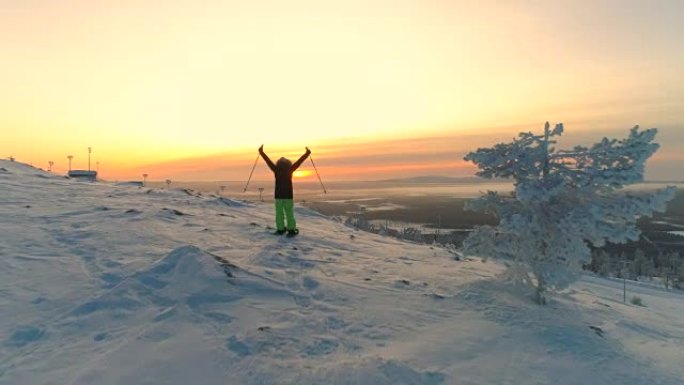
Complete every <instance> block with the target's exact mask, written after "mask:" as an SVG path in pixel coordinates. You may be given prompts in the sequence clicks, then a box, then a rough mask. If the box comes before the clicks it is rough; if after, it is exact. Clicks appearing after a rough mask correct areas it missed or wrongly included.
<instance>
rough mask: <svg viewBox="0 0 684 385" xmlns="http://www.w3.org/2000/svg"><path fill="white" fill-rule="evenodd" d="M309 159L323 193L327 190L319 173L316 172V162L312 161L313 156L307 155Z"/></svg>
mask: <svg viewBox="0 0 684 385" xmlns="http://www.w3.org/2000/svg"><path fill="white" fill-rule="evenodd" d="M309 160H311V164H312V165H313V168H314V171H316V176H317V177H318V181H319V182H321V187H323V194H327V193H328V191H326V189H325V186H324V185H323V181H322V180H321V174H319V173H318V169H317V168H316V163H314V160H313V157H312V156H310V155H309Z"/></svg>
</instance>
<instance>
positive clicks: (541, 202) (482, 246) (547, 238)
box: [464, 122, 674, 303]
mask: <svg viewBox="0 0 684 385" xmlns="http://www.w3.org/2000/svg"><path fill="white" fill-rule="evenodd" d="M656 132H657V130H656V129H649V130H639V127H638V126H637V127H634V128H633V129H632V130H631V131H630V133H629V136H628V137H627V138H626V139H622V140H616V139H607V138H604V139H603V140H602V141H600V142H599V143H596V144H594V145H593V146H591V147H583V146H577V147H575V148H574V149H572V150H558V151H557V150H556V149H555V148H553V145H554V144H555V143H556V141H555V140H554V138H555V137H558V136H560V135H562V134H563V125H562V124H557V125H556V126H555V128H553V129H551V128H550V126H549V123H548V122H547V123H546V125H545V127H544V133H543V134H542V135H535V134H533V133H532V132H524V133H520V134H519V136H518V138H516V139H513V141H512V142H510V143H500V144H497V145H495V146H494V147H492V148H481V149H478V150H477V151H475V152H471V153H469V154H467V155H466V157H465V160H466V161H471V162H473V163H475V164H476V165H477V167H478V168H479V171H478V172H477V175H478V176H480V177H484V178H506V179H512V180H513V181H514V186H515V191H514V192H513V193H511V194H499V193H497V192H493V191H489V192H487V193H486V194H485V195H483V196H482V197H480V198H477V199H475V200H472V201H470V202H468V204H467V205H466V208H467V209H469V210H474V211H479V212H484V213H490V214H494V215H495V216H496V217H497V218H498V219H499V224H498V226H481V227H478V228H476V229H475V231H473V232H472V233H471V234H470V236H469V237H468V238H467V239H466V241H465V242H464V252H466V253H468V254H474V255H480V256H483V257H494V258H502V259H506V260H508V261H510V264H509V266H510V269H509V272H510V273H511V274H512V276H513V277H514V278H516V279H518V280H521V281H523V282H525V283H527V284H529V285H531V286H533V287H534V288H535V289H536V295H537V300H538V301H539V303H544V302H545V296H544V295H545V292H546V291H547V290H554V289H561V288H563V287H566V286H567V285H568V284H570V283H571V282H573V281H574V280H575V279H576V278H577V277H578V275H579V274H580V272H581V267H582V265H583V264H584V263H586V262H588V261H589V259H590V256H591V250H590V248H589V245H590V244H591V245H593V246H596V247H601V246H603V245H604V244H605V242H606V241H610V242H614V243H622V242H626V241H628V240H636V239H638V237H639V233H640V232H639V230H638V229H637V228H636V225H635V222H636V220H637V218H638V217H639V216H643V215H651V214H652V213H653V212H654V211H664V210H665V203H666V202H667V201H668V200H670V199H671V198H672V197H673V196H674V188H667V189H664V190H661V191H657V192H633V191H625V190H623V187H624V186H626V185H629V184H633V183H636V182H640V181H642V180H643V175H644V165H645V162H646V160H647V159H648V158H649V157H650V156H651V155H652V154H653V153H654V152H655V151H656V150H657V149H658V147H659V146H658V144H656V143H653V140H654V138H655V135H656Z"/></svg>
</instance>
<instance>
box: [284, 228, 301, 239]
mask: <svg viewBox="0 0 684 385" xmlns="http://www.w3.org/2000/svg"><path fill="white" fill-rule="evenodd" d="M297 234H299V229H294V230H287V237H288V238H292V237H296V236H297Z"/></svg>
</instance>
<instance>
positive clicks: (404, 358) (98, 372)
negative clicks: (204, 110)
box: [0, 161, 684, 385]
mask: <svg viewBox="0 0 684 385" xmlns="http://www.w3.org/2000/svg"><path fill="white" fill-rule="evenodd" d="M0 167H1V168H2V169H4V170H5V171H2V173H0V228H1V229H2V232H1V233H0V315H1V316H0V384H3V385H5V384H8V385H24V384H31V385H42V384H59V385H61V384H73V385H81V384H98V385H99V384H103V385H109V384H149V385H152V384H173V385H175V384H178V385H186V384H236V385H238V384H240V385H242V384H248V385H256V384H258V385H266V384H293V385H295V384H296V385H308V384H332V385H337V384H349V385H357V384H368V385H376V384H380V385H382V384H388V385H389V384H398V385H402V384H411V385H437V384H561V385H563V384H581V385H586V384H594V383H600V384H616V385H617V384H621V385H623V384H627V385H636V384H646V383H648V384H666V385H670V384H672V385H674V384H680V383H681V381H680V380H681V378H682V376H684V370H683V369H682V366H681V365H679V364H678V363H681V362H682V361H683V360H684V355H683V353H682V352H683V351H684V349H682V348H683V346H682V336H683V334H684V315H682V313H681V305H680V304H681V301H682V299H683V296H682V295H681V294H677V293H671V292H666V291H662V290H658V289H649V288H641V289H639V290H640V291H639V292H638V295H639V296H640V297H641V298H642V300H643V302H644V304H645V305H646V306H647V307H640V306H632V305H623V304H622V303H620V302H619V299H620V298H621V292H619V289H618V287H617V286H618V284H617V283H613V282H611V281H606V280H600V279H595V278H586V279H585V280H583V281H581V282H580V283H578V284H576V285H574V286H573V287H572V290H570V291H567V292H565V293H564V295H562V296H560V297H558V298H557V299H556V300H555V301H554V302H552V303H551V304H550V305H549V306H553V307H554V309H555V311H553V312H542V311H540V310H539V309H538V307H537V306H535V305H531V304H529V303H528V302H527V301H525V300H524V299H522V298H521V296H520V295H518V294H516V293H515V292H512V291H511V289H512V288H511V287H508V286H505V284H504V283H501V282H499V281H498V280H496V279H494V277H495V275H496V274H498V273H499V272H501V271H502V270H503V269H502V267H501V266H500V265H498V264H497V263H486V264H485V263H483V262H482V261H481V260H480V259H477V258H473V259H468V260H464V261H463V260H462V261H456V260H455V259H454V258H453V255H452V254H450V253H449V252H448V251H447V250H443V249H440V248H434V247H428V246H421V245H415V244H410V243H402V242H400V241H397V240H395V239H391V238H384V237H381V236H377V235H373V234H367V233H363V232H359V231H355V230H353V229H351V228H348V227H345V226H343V225H342V224H340V223H338V222H335V221H332V220H328V219H327V218H325V217H323V216H321V215H320V214H318V213H314V212H311V211H309V210H306V209H302V208H299V209H298V212H297V216H298V218H300V221H299V224H300V227H301V229H302V233H301V234H300V236H299V237H298V238H295V239H287V238H284V237H275V236H273V235H271V232H272V229H268V228H267V226H269V225H270V224H271V221H272V219H273V214H272V207H271V205H270V204H258V203H249V202H243V201H240V200H230V199H219V198H216V197H212V196H200V195H199V194H188V193H186V192H184V191H175V190H162V189H147V188H141V187H137V186H131V185H111V184H107V183H87V182H78V181H72V180H67V179H64V178H63V177H58V176H55V175H51V174H48V173H45V172H42V171H39V170H37V169H34V168H32V167H29V166H26V165H22V164H19V163H13V162H7V161H0ZM614 286H615V287H614ZM589 326H592V327H594V328H596V329H591V328H590V327H589ZM599 329H600V330H601V331H602V336H599V334H598V332H597V331H596V330H599Z"/></svg>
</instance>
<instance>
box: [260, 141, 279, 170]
mask: <svg viewBox="0 0 684 385" xmlns="http://www.w3.org/2000/svg"><path fill="white" fill-rule="evenodd" d="M259 155H261V157H262V158H264V162H266V164H267V165H268V168H270V169H271V171H273V172H275V170H276V166H275V164H273V162H272V161H271V159H270V158H269V157H268V155H266V153H265V152H264V145H263V144H262V145H261V147H259Z"/></svg>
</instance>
